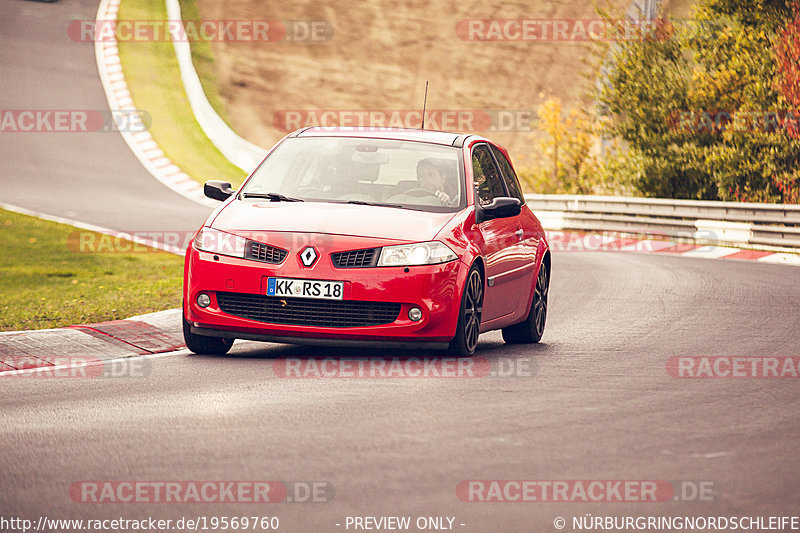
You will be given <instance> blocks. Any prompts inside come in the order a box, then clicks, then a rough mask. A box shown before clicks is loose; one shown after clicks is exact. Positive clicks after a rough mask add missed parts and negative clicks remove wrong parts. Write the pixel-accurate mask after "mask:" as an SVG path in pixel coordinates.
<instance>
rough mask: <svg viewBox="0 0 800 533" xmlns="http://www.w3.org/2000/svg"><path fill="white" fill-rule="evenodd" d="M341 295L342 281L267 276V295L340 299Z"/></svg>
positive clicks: (342, 290)
mask: <svg viewBox="0 0 800 533" xmlns="http://www.w3.org/2000/svg"><path fill="white" fill-rule="evenodd" d="M343 295H344V282H343V281H320V280H316V279H290V278H267V296H289V297H292V298H320V299H323V300H341V299H342V298H343Z"/></svg>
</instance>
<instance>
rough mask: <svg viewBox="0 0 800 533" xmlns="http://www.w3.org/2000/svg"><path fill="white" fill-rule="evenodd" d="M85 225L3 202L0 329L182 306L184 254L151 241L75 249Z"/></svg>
mask: <svg viewBox="0 0 800 533" xmlns="http://www.w3.org/2000/svg"><path fill="white" fill-rule="evenodd" d="M80 233H90V232H85V231H84V230H80V229H77V228H74V227H72V226H67V225H64V224H56V223H54V222H48V221H45V220H40V219H38V218H35V217H29V216H26V215H20V214H17V213H12V212H10V211H4V210H0V242H2V243H3V248H4V249H3V254H2V255H0V331H10V330H19V329H41V328H54V327H60V326H68V325H71V324H78V323H87V322H102V321H105V320H116V319H121V318H127V317H130V316H133V315H137V314H142V313H149V312H152V311H161V310H163V309H169V308H173V307H180V303H181V286H182V280H183V259H182V258H181V257H179V256H177V255H174V254H170V253H166V252H160V251H152V250H151V249H148V251H147V252H138V253H116V252H106V253H87V252H78V251H76V248H77V242H78V237H79V234H80ZM93 235H98V234H93ZM94 242H98V241H94ZM142 248H143V247H141V246H137V249H142Z"/></svg>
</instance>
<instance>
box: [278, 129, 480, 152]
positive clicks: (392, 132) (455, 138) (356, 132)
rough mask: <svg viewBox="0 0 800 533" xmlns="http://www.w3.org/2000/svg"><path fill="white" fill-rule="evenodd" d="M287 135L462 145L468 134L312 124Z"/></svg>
mask: <svg viewBox="0 0 800 533" xmlns="http://www.w3.org/2000/svg"><path fill="white" fill-rule="evenodd" d="M289 137H362V138H369V139H392V140H397V141H419V142H427V143H432V144H442V145H446V146H459V147H460V146H463V144H464V140H465V139H466V138H467V137H469V135H464V134H459V133H450V132H446V131H434V130H418V129H410V128H362V127H335V128H333V127H322V126H314V127H310V128H305V129H302V130H297V131H295V132H294V133H292V134H291V135H289Z"/></svg>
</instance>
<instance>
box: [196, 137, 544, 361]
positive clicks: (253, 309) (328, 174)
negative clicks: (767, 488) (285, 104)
mask: <svg viewBox="0 0 800 533" xmlns="http://www.w3.org/2000/svg"><path fill="white" fill-rule="evenodd" d="M205 194H206V195H207V196H209V197H211V198H215V199H217V200H222V201H223V203H222V204H221V205H220V206H219V207H218V208H217V209H216V210H215V211H214V212H213V213H212V214H211V215H210V216H209V217H208V219H207V220H206V222H205V224H204V225H203V227H202V228H200V230H199V231H198V232H197V234H196V236H195V238H194V241H193V244H192V246H190V247H189V249H188V250H187V252H186V264H185V271H184V285H183V313H184V324H183V331H184V337H185V339H186V345H187V346H188V347H189V349H190V350H191V351H193V352H196V353H207V354H223V353H226V352H227V351H228V350H229V349H230V347H231V345H232V344H233V341H234V339H249V340H261V341H270V342H281V343H316V344H332V343H336V342H346V343H348V344H355V345H359V344H360V345H364V344H366V345H375V344H378V343H386V342H395V343H396V342H398V341H402V342H405V343H408V345H409V346H412V347H420V348H422V347H425V348H433V347H437V348H449V350H450V352H451V353H452V354H454V355H459V356H463V355H470V354H472V353H474V352H475V348H476V346H477V345H478V335H479V334H480V333H483V332H486V331H490V330H495V329H502V330H503V339H505V341H506V342H509V343H528V342H538V341H539V339H541V337H542V333H543V331H544V325H545V318H546V315H547V291H548V283H549V278H550V250H549V247H548V244H547V240H546V239H545V234H544V231H542V226H541V224H540V223H539V221H538V220H537V218H536V217H535V216H534V215H533V213H532V212H531V211H530V209H529V208H528V206H527V205H526V204H525V199H524V197H523V195H522V190H521V188H520V185H519V182H518V180H517V176H516V174H515V173H514V169H513V167H512V166H511V163H510V161H509V158H508V153H507V152H506V150H505V149H503V148H502V147H500V146H498V145H496V144H494V143H492V142H491V141H489V140H487V139H484V138H482V137H478V136H475V135H459V134H455V133H445V132H438V131H423V130H411V129H363V128H307V129H303V130H299V131H296V132H294V133H291V134H289V135H287V136H286V137H285V138H284V139H282V140H281V141H280V142H279V143H278V144H277V145H275V147H274V148H273V149H272V150H271V151H270V153H269V154H268V155H267V156H266V157H265V158H264V160H263V161H262V162H261V163H260V164H259V166H258V167H257V168H256V169H255V170H254V171H253V173H252V174H251V175H250V176H249V177H248V178H247V180H246V181H245V182H244V184H243V185H242V186H241V188H240V189H239V190H238V191H234V190H232V189H231V186H230V184H229V183H226V182H220V181H209V182H207V183H206V184H205Z"/></svg>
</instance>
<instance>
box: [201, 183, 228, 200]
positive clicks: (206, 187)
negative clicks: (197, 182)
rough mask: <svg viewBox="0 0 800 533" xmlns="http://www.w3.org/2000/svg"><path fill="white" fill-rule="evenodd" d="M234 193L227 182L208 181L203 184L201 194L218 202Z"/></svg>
mask: <svg viewBox="0 0 800 533" xmlns="http://www.w3.org/2000/svg"><path fill="white" fill-rule="evenodd" d="M235 192H236V191H234V190H233V188H231V184H230V183H228V182H227V181H219V180H209V181H207V182H205V183H204V184H203V194H205V195H206V196H208V197H209V198H213V199H214V200H219V201H220V202H222V201H224V200H227V199H228V198H230V197H231V195H232V194H233V193H235Z"/></svg>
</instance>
